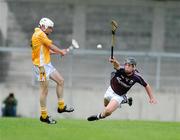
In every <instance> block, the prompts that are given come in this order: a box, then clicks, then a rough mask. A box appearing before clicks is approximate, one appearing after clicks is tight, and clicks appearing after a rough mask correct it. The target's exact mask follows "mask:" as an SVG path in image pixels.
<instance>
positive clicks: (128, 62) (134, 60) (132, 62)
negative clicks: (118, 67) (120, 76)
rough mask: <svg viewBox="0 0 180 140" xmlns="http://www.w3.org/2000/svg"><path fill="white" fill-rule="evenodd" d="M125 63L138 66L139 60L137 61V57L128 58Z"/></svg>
mask: <svg viewBox="0 0 180 140" xmlns="http://www.w3.org/2000/svg"><path fill="white" fill-rule="evenodd" d="M124 64H130V65H132V66H133V67H136V65H137V62H136V59H135V58H132V57H131V58H127V59H126V60H125V62H124Z"/></svg>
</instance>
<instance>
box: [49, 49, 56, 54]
mask: <svg viewBox="0 0 180 140" xmlns="http://www.w3.org/2000/svg"><path fill="white" fill-rule="evenodd" d="M50 53H51V54H58V53H57V52H55V51H53V50H51V49H50Z"/></svg>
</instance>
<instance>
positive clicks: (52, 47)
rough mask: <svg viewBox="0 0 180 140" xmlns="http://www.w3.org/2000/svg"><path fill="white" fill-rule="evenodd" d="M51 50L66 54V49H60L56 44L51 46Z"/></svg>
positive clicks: (55, 52)
mask: <svg viewBox="0 0 180 140" xmlns="http://www.w3.org/2000/svg"><path fill="white" fill-rule="evenodd" d="M50 49H51V52H53V53H54V54H60V55H62V56H63V55H65V54H66V53H65V50H61V49H59V48H58V47H57V46H56V45H54V44H52V45H51V46H50Z"/></svg>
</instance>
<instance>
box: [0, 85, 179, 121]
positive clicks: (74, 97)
mask: <svg viewBox="0 0 180 140" xmlns="http://www.w3.org/2000/svg"><path fill="white" fill-rule="evenodd" d="M0 88H1V91H0V102H1V101H2V99H4V98H5V97H6V96H7V95H8V93H9V92H12V91H13V92H14V93H15V96H16V98H17V99H18V114H19V115H21V116H23V117H33V118H38V117H39V93H38V92H39V91H38V88H37V87H24V86H10V87H7V86H4V85H0ZM105 91H106V87H104V89H101V90H87V89H73V90H70V89H67V88H65V96H64V97H65V101H66V103H67V104H68V105H72V106H73V107H74V108H75V111H74V112H73V113H71V114H66V113H65V114H58V113H57V112H56V109H57V98H56V94H55V87H51V88H50V89H49V95H48V110H49V113H50V115H52V116H53V117H55V118H78V119H86V118H87V117H88V116H89V115H92V114H97V113H99V112H100V111H102V109H103V96H104V92H105ZM128 95H129V96H131V97H133V99H134V102H133V106H132V107H129V106H128V105H123V106H122V108H120V109H118V110H116V112H114V113H113V114H112V116H111V117H109V118H108V119H123V120H158V121H180V103H179V102H178V99H179V98H180V95H178V94H173V93H168V94H163V93H155V96H156V97H157V99H158V104H156V105H151V104H149V103H148V98H147V95H146V93H145V91H143V90H141V91H140V92H133V90H132V91H130V93H129V94H128Z"/></svg>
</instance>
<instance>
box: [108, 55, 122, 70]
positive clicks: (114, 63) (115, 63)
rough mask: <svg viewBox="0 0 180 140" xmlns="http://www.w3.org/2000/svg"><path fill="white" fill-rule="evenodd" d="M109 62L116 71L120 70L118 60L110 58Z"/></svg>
mask: <svg viewBox="0 0 180 140" xmlns="http://www.w3.org/2000/svg"><path fill="white" fill-rule="evenodd" d="M109 61H110V62H111V63H112V65H113V67H114V69H116V70H119V69H120V63H119V62H118V61H117V59H116V58H115V57H114V58H113V59H112V58H109Z"/></svg>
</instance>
